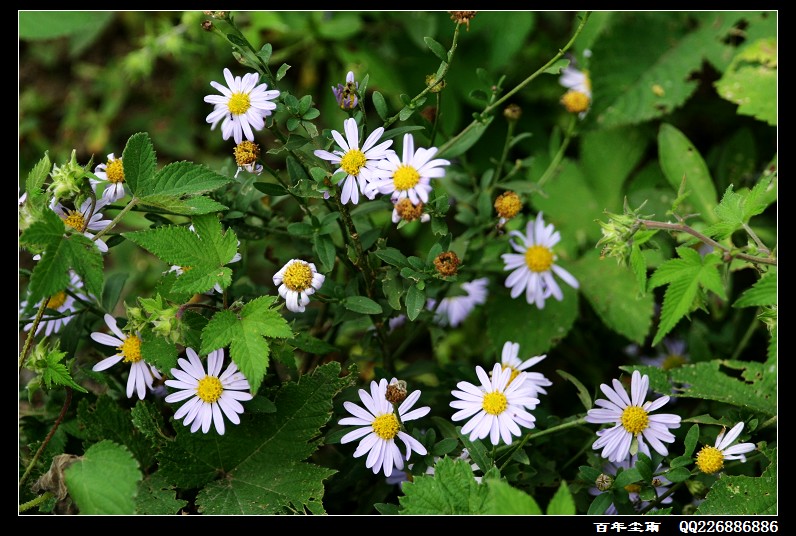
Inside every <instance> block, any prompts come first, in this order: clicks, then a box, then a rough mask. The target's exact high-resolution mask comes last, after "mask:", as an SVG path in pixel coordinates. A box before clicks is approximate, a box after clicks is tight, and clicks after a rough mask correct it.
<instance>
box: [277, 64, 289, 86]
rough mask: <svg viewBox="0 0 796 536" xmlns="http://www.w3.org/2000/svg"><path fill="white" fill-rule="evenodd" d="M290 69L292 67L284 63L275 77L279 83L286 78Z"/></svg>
mask: <svg viewBox="0 0 796 536" xmlns="http://www.w3.org/2000/svg"><path fill="white" fill-rule="evenodd" d="M288 69H290V65H288V64H287V63H283V64H282V65H280V66H279V70H277V71H276V76H275V78H276V81H277V82H278V81H280V80H282V78H284V77H285V74H286V73H287V70H288Z"/></svg>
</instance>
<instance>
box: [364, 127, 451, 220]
mask: <svg viewBox="0 0 796 536" xmlns="http://www.w3.org/2000/svg"><path fill="white" fill-rule="evenodd" d="M437 150H438V149H437V148H436V147H431V148H429V149H425V148H423V147H418V148H417V151H415V139H414V137H413V136H412V134H409V133H407V134H404V147H403V158H401V159H399V158H398V155H397V154H396V153H395V152H393V153H392V154H389V155H387V157H386V158H385V159H384V160H382V161H380V162H379V163H378V169H377V170H376V172H375V173H374V174H373V175H374V176H373V179H372V180H371V182H370V184H368V185H367V186H366V187H365V190H364V193H365V195H366V196H367V197H368V198H369V199H373V198H374V197H376V194H377V193H380V194H382V195H386V194H391V195H390V199H391V200H392V202H393V203H396V202H397V201H399V200H400V199H404V198H408V199H409V200H410V201H411V202H412V204H413V205H417V204H418V203H420V202H423V203H428V194H429V193H430V192H431V179H439V178H441V177H444V176H445V169H444V168H443V167H442V166H449V165H450V162H449V161H448V160H443V159H442V158H437V159H434V160H432V158H433V157H434V155H435V154H437Z"/></svg>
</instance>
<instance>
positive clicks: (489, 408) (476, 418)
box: [450, 363, 539, 445]
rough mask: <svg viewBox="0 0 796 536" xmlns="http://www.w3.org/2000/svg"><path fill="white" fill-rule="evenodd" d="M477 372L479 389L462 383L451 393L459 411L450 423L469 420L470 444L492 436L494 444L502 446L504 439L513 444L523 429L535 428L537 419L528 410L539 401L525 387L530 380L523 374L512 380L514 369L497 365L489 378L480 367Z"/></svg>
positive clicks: (470, 384)
mask: <svg viewBox="0 0 796 536" xmlns="http://www.w3.org/2000/svg"><path fill="white" fill-rule="evenodd" d="M475 373H476V374H477V375H478V379H479V380H480V381H481V385H480V386H479V385H474V384H472V383H470V382H465V381H461V382H459V383H457V384H456V387H458V388H459V390H454V391H451V394H452V395H453V396H454V397H456V398H458V399H459V400H454V401H453V402H451V403H450V406H451V407H452V408H454V409H458V410H459V411H457V412H456V413H454V414H453V416H452V417H451V420H453V421H461V420H463V419H470V420H469V421H467V422H466V423H465V425H464V426H462V434H470V441H475V440H476V439H483V438H485V437H486V436H489V440H490V441H491V442H492V444H493V445H497V444H499V443H500V441H501V439H502V440H503V442H504V443H505V444H506V445H511V442H512V440H513V437H512V436H517V437H519V436H520V435H522V431H521V430H520V426H524V427H525V428H533V427H534V426H535V424H534V422H535V421H536V417H534V416H533V415H531V414H530V413H529V411H528V410H533V409H534V408H536V405H537V404H539V399H538V398H535V397H533V396H531V395H530V393H529V391H527V390H525V389H524V388H523V383H525V379H526V378H527V375H526V373H524V372H521V373H520V374H519V375H518V376H516V377H515V378H514V379H513V380H512V379H511V369H508V368H505V369H504V368H503V366H502V365H501V364H500V363H495V366H494V367H493V368H492V372H491V374H490V375H488V374H487V373H486V371H485V370H484V369H483V368H482V367H480V366H476V367H475ZM490 376H491V378H490Z"/></svg>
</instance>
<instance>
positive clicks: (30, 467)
mask: <svg viewBox="0 0 796 536" xmlns="http://www.w3.org/2000/svg"><path fill="white" fill-rule="evenodd" d="M64 389H65V390H66V399H65V400H64V405H63V407H61V413H59V414H58V418H57V419H55V423H53V427H52V428H51V429H50V432H49V433H48V434H47V437H45V438H44V441H42V442H41V445H39V449H38V450H37V451H36V454H34V455H33V459H31V460H30V463H29V464H28V467H27V468H26V469H25V473H24V474H23V475H22V478H20V479H19V487H22V484H23V483H24V482H25V480H27V479H28V476H30V472H31V471H32V470H33V466H34V465H36V462H37V461H38V460H39V457H40V456H41V454H42V452H44V449H45V448H46V447H47V445H48V444H49V443H50V440H51V439H52V437H53V436H54V435H55V431H56V430H58V427H59V426H60V425H61V421H63V420H64V417H65V416H66V410H68V409H69V405H70V404H71V403H72V388H71V387H69V386H65V387H64Z"/></svg>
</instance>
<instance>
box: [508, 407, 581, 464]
mask: <svg viewBox="0 0 796 536" xmlns="http://www.w3.org/2000/svg"><path fill="white" fill-rule="evenodd" d="M583 424H586V417H581V418H579V419H576V420H574V421H569V422H565V423H562V424H559V425H557V426H553V427H551V428H548V429H547V430H537V431H536V432H531V433H529V434H527V435H526V436H524V437H523V438H522V439H521V440H520V441H519V442H517V443H516V444H514V443H513V444H512V448H511V449H509V451H508V453H507V454H506V461H505V462H504V463H503V465H501V466H500V471H501V473H502V472H503V469H505V468H506V464H507V463H508V462H509V461H510V460H511V456H512V455H513V454H514V453H515V452H516V451H518V450H520V449H521V448H522V447H523V446H524V445H525V443H527V442H528V440H529V439H531V438H537V437H542V436H545V435H547V434H552V433H555V432H560V431H561V430H567V429H569V428H575V427H576V426H581V425H583ZM515 445H516V446H515Z"/></svg>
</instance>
